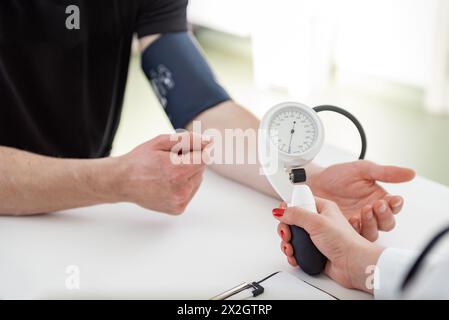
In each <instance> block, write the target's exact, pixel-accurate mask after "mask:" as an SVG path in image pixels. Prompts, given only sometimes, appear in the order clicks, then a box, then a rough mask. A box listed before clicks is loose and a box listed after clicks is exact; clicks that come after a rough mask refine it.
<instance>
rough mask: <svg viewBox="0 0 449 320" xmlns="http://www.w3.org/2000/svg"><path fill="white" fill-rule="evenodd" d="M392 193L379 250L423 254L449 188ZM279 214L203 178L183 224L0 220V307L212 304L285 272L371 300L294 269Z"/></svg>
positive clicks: (105, 216) (83, 212) (234, 188)
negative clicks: (6, 302) (19, 303)
mask: <svg viewBox="0 0 449 320" xmlns="http://www.w3.org/2000/svg"><path fill="white" fill-rule="evenodd" d="M330 155H331V156H332V157H331V158H332V159H333V161H338V160H340V159H339V156H337V154H336V153H333V152H331V153H330ZM326 157H328V158H330V156H329V155H328V156H326ZM341 160H343V159H341ZM388 188H389V190H391V192H393V193H398V194H401V195H403V196H404V197H405V198H406V205H405V207H404V209H403V212H402V213H401V214H400V215H399V216H398V227H397V228H396V229H395V231H393V232H391V233H388V234H382V236H381V238H380V240H379V242H380V243H382V244H384V245H389V246H398V247H404V248H412V249H414V248H415V249H417V248H420V247H421V246H422V245H423V243H424V242H425V241H426V239H428V238H429V237H430V236H431V234H432V233H433V232H435V231H436V230H438V229H439V228H440V227H441V226H442V225H443V224H449V188H447V187H444V186H442V185H439V184H436V183H434V182H431V181H428V180H426V179H424V178H420V177H418V178H417V179H416V180H415V181H414V182H413V183H410V184H403V185H395V186H393V185H392V186H388ZM277 205H278V201H277V200H275V199H272V198H269V197H267V196H264V195H262V194H259V193H257V192H255V191H253V190H250V189H248V188H246V187H244V186H241V185H239V184H237V183H234V182H231V181H229V180H226V179H224V178H222V177H220V176H218V175H216V174H214V173H212V172H207V173H206V177H205V179H204V182H203V185H202V187H201V188H200V190H199V192H198V194H197V196H196V197H195V198H194V200H193V201H192V202H191V204H190V205H189V207H188V209H187V210H186V212H185V213H184V214H183V215H182V216H179V217H170V216H167V215H163V214H158V213H153V212H149V211H146V210H144V209H141V208H139V207H137V206H135V205H132V204H118V205H101V206H95V207H88V208H81V209H76V210H69V211H67V212H60V213H54V214H50V215H45V216H34V217H0V298H3V299H5V298H125V299H127V298H138V299H139V298H144V299H146V298H157V299H166V298H170V299H178V298H186V299H187V298H193V299H197V298H198V299H207V298H210V297H212V296H214V295H215V294H217V293H220V292H222V291H224V290H226V289H229V288H230V287H232V286H234V285H236V284H239V283H241V282H243V281H255V280H258V279H261V278H263V277H264V276H266V275H268V274H270V273H272V272H274V271H279V270H284V271H289V272H293V273H295V275H297V276H298V277H300V278H303V279H307V280H308V281H310V282H311V283H313V284H314V285H317V286H319V287H322V288H324V289H326V290H328V291H329V292H331V293H333V294H334V295H336V296H338V297H340V298H343V299H345V298H353V299H366V298H371V297H370V296H368V295H366V294H363V293H360V292H356V291H353V290H346V289H344V288H341V287H340V286H338V285H337V284H336V283H334V282H333V281H331V280H330V279H328V278H326V277H325V276H321V277H317V278H311V277H308V276H306V275H305V274H303V273H302V272H301V271H299V270H297V269H296V270H294V269H292V268H290V267H289V266H288V265H287V263H286V261H285V259H284V257H283V255H282V253H281V252H280V249H279V239H278V236H277V235H276V225H277V224H276V221H275V219H274V218H273V217H272V215H271V209H272V208H274V207H275V206H277ZM70 265H76V266H78V267H79V270H80V289H79V290H68V289H67V288H66V279H67V277H68V276H69V275H68V274H67V273H66V268H67V266H70Z"/></svg>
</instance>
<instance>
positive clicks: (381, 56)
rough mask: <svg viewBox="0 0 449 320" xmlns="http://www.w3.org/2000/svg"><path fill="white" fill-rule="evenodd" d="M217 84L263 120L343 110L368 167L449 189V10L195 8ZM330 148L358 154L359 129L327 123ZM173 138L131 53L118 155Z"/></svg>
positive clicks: (321, 1)
mask: <svg viewBox="0 0 449 320" xmlns="http://www.w3.org/2000/svg"><path fill="white" fill-rule="evenodd" d="M188 14H189V21H190V23H191V24H192V29H193V31H194V32H195V35H196V37H197V39H198V41H199V43H200V44H201V46H202V48H203V49H204V52H205V55H206V57H207V58H208V60H209V62H210V64H211V65H212V67H213V69H214V71H215V73H216V75H217V77H218V78H219V80H220V81H221V83H222V84H223V85H224V87H225V88H226V89H227V90H228V91H229V92H230V93H231V95H232V96H233V98H234V99H235V100H236V101H237V102H239V103H240V104H242V105H243V106H245V107H246V108H248V109H249V110H251V111H252V112H253V113H255V114H256V115H257V116H259V117H261V116H262V115H263V114H264V112H265V111H266V110H268V109H269V108H270V107H272V106H273V105H274V104H277V103H280V102H284V101H289V100H291V101H299V102H303V103H306V104H308V105H310V106H315V105H320V104H334V105H338V106H341V107H344V108H346V109H348V110H349V111H350V112H352V113H353V114H354V115H356V116H357V117H358V118H359V120H360V121H361V122H362V124H363V125H364V127H365V130H366V132H367V137H368V153H367V158H368V159H370V160H373V161H377V162H380V163H388V164H395V165H403V166H409V167H412V168H414V169H415V170H417V172H418V174H420V175H422V176H425V177H428V178H430V179H432V180H435V181H438V182H440V183H443V184H446V185H448V186H449V168H448V166H449V1H448V0H394V1H391V0H338V1H335V0H276V1H275V0H257V1H256V0H244V1H242V0H190V4H189V13H188ZM322 115H323V117H322V118H323V121H324V124H325V128H326V131H327V132H326V135H327V137H326V139H327V140H326V142H327V143H328V144H331V145H335V146H337V147H340V148H342V149H345V150H347V151H349V152H352V153H354V155H355V154H357V152H358V150H359V148H360V142H359V138H358V135H357V132H356V130H355V129H354V128H353V127H352V126H351V124H350V123H348V122H347V120H345V119H344V118H340V117H339V116H338V115H332V114H325V113H323V114H322ZM171 130H173V129H172V127H171V125H170V123H169V121H168V119H167V118H166V116H165V114H164V112H163V110H162V108H161V107H160V105H159V103H158V102H157V100H156V98H155V96H154V94H153V92H152V90H151V88H150V85H149V83H148V81H147V80H146V78H145V76H144V75H143V73H142V71H141V69H140V55H139V53H138V50H134V53H133V57H132V59H131V65H130V72H129V81H128V85H127V92H126V97H125V105H124V113H123V118H122V122H121V124H120V127H119V131H118V134H117V139H116V142H115V145H114V150H113V153H114V154H123V153H125V152H128V151H130V150H131V149H132V148H133V147H135V146H137V145H138V144H139V143H141V142H143V141H146V140H148V139H150V138H152V137H154V136H155V135H157V134H159V133H163V132H170V131H171Z"/></svg>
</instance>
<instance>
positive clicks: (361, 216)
mask: <svg viewBox="0 0 449 320" xmlns="http://www.w3.org/2000/svg"><path fill="white" fill-rule="evenodd" d="M414 177H415V172H414V171H413V170H410V169H406V168H400V167H393V166H381V165H377V164H375V163H372V162H369V161H357V162H351V163H344V164H338V165H334V166H330V167H328V168H326V169H324V170H322V171H319V172H318V173H316V174H314V175H312V176H311V178H310V180H309V185H310V187H311V189H312V192H313V193H314V194H315V195H316V196H318V197H321V198H325V199H329V200H332V201H334V202H336V203H337V204H338V206H339V207H340V209H341V211H342V212H343V214H344V215H345V216H346V218H347V219H348V220H349V222H350V223H351V225H353V227H354V228H355V229H356V230H357V231H358V232H359V233H361V234H362V235H363V236H364V237H365V238H367V239H368V240H371V241H374V240H376V239H377V238H378V230H382V231H390V230H392V229H393V228H394V226H395V218H394V215H395V214H397V213H398V212H399V211H400V210H401V209H402V206H403V203H404V200H403V199H402V197H400V196H394V195H389V194H388V193H387V192H386V191H385V190H384V189H383V188H382V187H381V186H379V185H378V184H377V183H376V181H382V182H389V183H401V182H407V181H410V180H412V179H413V178H414ZM371 216H374V217H375V219H370V217H371Z"/></svg>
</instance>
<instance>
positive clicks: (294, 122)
mask: <svg viewBox="0 0 449 320" xmlns="http://www.w3.org/2000/svg"><path fill="white" fill-rule="evenodd" d="M295 126H296V121H293V128H292V130H291V131H290V143H289V144H288V153H291V150H292V139H293V134H294V133H295Z"/></svg>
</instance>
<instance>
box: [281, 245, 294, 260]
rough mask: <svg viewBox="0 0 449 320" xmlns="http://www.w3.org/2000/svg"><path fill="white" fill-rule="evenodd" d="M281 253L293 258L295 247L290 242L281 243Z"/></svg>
mask: <svg viewBox="0 0 449 320" xmlns="http://www.w3.org/2000/svg"><path fill="white" fill-rule="evenodd" d="M281 251H282V252H283V253H284V254H285V255H286V256H287V257H292V256H293V247H292V245H291V244H290V243H289V242H285V241H281Z"/></svg>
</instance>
